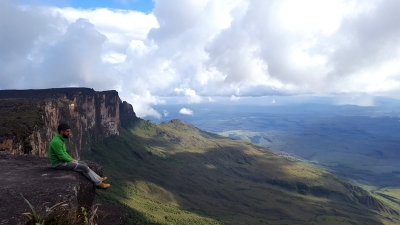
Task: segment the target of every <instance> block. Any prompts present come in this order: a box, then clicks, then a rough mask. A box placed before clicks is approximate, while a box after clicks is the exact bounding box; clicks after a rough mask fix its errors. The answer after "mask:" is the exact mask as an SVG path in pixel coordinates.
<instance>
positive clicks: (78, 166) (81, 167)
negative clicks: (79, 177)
mask: <svg viewBox="0 0 400 225" xmlns="http://www.w3.org/2000/svg"><path fill="white" fill-rule="evenodd" d="M53 168H54V169H58V170H74V171H77V172H80V173H82V174H83V175H84V176H85V177H87V178H88V179H89V180H91V181H92V182H93V183H94V184H95V185H96V186H99V185H100V184H101V181H100V180H99V178H100V176H99V175H97V174H96V173H95V172H94V171H93V170H91V169H90V168H89V166H88V165H87V164H86V163H84V162H83V163H82V162H81V161H79V162H63V163H59V164H57V165H55V166H53Z"/></svg>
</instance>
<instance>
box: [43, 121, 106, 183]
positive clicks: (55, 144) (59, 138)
mask: <svg viewBox="0 0 400 225" xmlns="http://www.w3.org/2000/svg"><path fill="white" fill-rule="evenodd" d="M57 129H58V134H57V135H56V136H55V137H54V138H53V139H52V140H51V142H50V147H49V158H50V163H51V165H52V167H53V168H54V169H58V170H74V171H77V172H80V173H82V174H83V175H85V177H87V178H88V179H89V180H91V181H92V182H93V183H94V184H95V185H96V186H97V188H99V189H107V188H109V187H110V184H106V183H104V182H103V181H105V180H106V179H107V177H100V176H99V175H97V174H96V173H95V172H94V171H93V170H91V169H90V168H89V166H88V165H87V164H86V163H85V162H83V161H78V160H75V159H73V158H72V157H71V156H70V155H69V154H68V153H67V151H66V149H65V142H64V139H66V138H68V136H69V133H70V127H69V126H68V125H67V124H65V123H61V124H60V125H59V126H58V128H57Z"/></svg>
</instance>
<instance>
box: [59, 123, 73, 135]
mask: <svg viewBox="0 0 400 225" xmlns="http://www.w3.org/2000/svg"><path fill="white" fill-rule="evenodd" d="M68 129H71V128H70V127H69V126H68V124H66V123H60V125H58V127H57V130H58V133H60V132H61V131H62V130H68Z"/></svg>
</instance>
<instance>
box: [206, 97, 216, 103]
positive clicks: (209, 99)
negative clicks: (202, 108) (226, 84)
mask: <svg viewBox="0 0 400 225" xmlns="http://www.w3.org/2000/svg"><path fill="white" fill-rule="evenodd" d="M208 101H209V102H215V101H217V100H215V99H213V98H211V97H208Z"/></svg>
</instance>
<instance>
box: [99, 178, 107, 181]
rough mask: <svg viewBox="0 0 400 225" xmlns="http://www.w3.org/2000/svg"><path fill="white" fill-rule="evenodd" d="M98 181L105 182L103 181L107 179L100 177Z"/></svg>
mask: <svg viewBox="0 0 400 225" xmlns="http://www.w3.org/2000/svg"><path fill="white" fill-rule="evenodd" d="M99 180H100V181H105V180H107V177H100V178H99Z"/></svg>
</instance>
